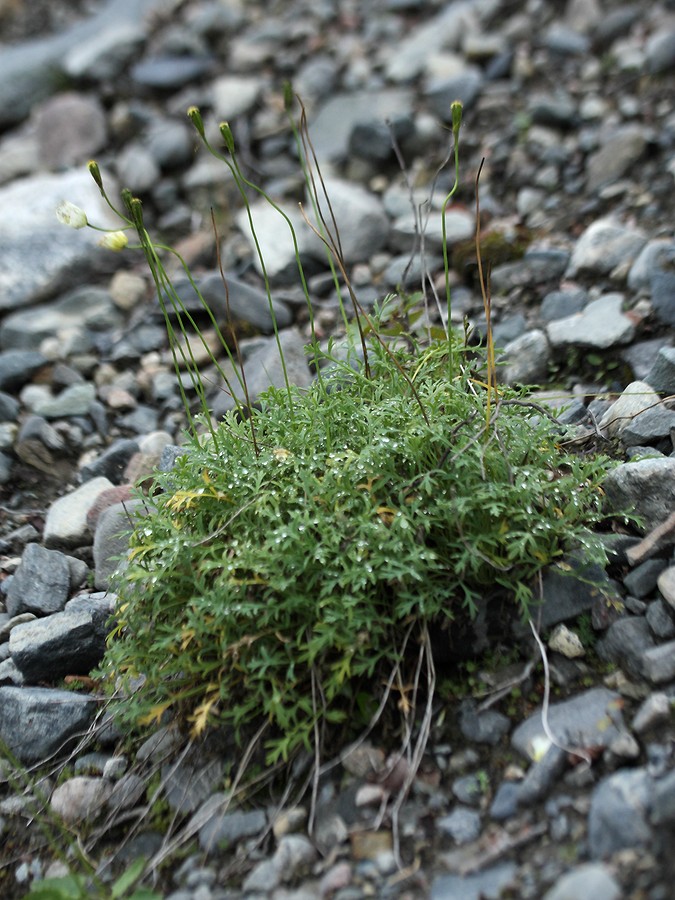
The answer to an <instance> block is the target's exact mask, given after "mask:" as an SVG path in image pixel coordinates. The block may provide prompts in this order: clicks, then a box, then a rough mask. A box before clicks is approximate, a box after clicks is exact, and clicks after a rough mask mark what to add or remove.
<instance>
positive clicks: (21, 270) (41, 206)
mask: <svg viewBox="0 0 675 900" xmlns="http://www.w3.org/2000/svg"><path fill="white" fill-rule="evenodd" d="M109 188H110V189H111V191H112V192H113V193H114V185H109ZM64 200H68V201H69V202H70V203H73V204H75V205H76V206H79V207H80V208H81V209H83V210H84V211H85V213H86V214H87V217H88V219H89V221H91V222H93V223H94V224H95V225H99V226H101V227H104V228H118V227H119V224H120V223H119V219H117V218H116V217H115V216H114V215H113V213H112V212H111V211H110V209H109V208H108V207H107V205H106V204H105V202H104V200H103V198H102V197H101V195H100V193H99V190H98V188H97V187H96V184H95V183H94V180H93V179H92V178H91V176H90V175H89V173H88V172H87V171H86V170H80V169H74V170H69V171H66V172H62V173H59V174H55V175H49V174H39V175H31V176H29V177H28V178H23V179H20V180H18V181H15V182H13V183H12V184H9V185H5V186H3V187H0V206H2V208H4V209H11V210H12V215H11V217H10V216H5V217H3V219H2V220H1V221H0V283H1V284H2V286H3V290H2V292H1V293H0V310H9V309H16V308H17V307H20V306H21V307H23V306H25V305H28V304H31V303H35V302H37V301H39V300H42V299H44V298H45V297H48V296H50V295H52V294H54V293H55V292H56V291H58V290H59V289H61V288H63V287H65V286H66V285H69V282H70V283H72V276H73V273H75V272H77V273H78V275H79V277H80V278H83V277H84V276H85V275H86V274H87V273H89V272H91V271H92V270H93V269H94V268H98V269H99V271H105V267H106V266H109V267H112V265H113V263H112V259H111V258H112V257H114V254H112V253H110V251H109V250H103V249H102V248H98V247H97V246H96V245H97V243H98V241H99V239H100V234H99V233H98V232H96V231H93V230H92V229H89V228H84V229H81V230H79V231H76V230H74V229H72V228H68V227H66V226H65V225H62V224H61V223H60V222H58V220H57V219H56V208H57V207H58V205H59V204H60V203H61V202H62V201H64ZM2 386H3V385H2V384H1V383H0V388H1V387H2Z"/></svg>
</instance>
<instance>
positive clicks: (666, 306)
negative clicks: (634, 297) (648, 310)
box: [649, 249, 675, 325]
mask: <svg viewBox="0 0 675 900" xmlns="http://www.w3.org/2000/svg"><path fill="white" fill-rule="evenodd" d="M649 290H650V294H651V301H652V307H653V309H654V312H655V313H656V317H657V318H658V319H659V321H660V322H663V323H664V324H665V325H675V299H674V298H673V295H674V293H675V249H670V250H668V251H665V252H663V253H661V254H659V256H658V258H657V259H656V261H655V263H654V266H653V267H652V269H651V272H650V274H649Z"/></svg>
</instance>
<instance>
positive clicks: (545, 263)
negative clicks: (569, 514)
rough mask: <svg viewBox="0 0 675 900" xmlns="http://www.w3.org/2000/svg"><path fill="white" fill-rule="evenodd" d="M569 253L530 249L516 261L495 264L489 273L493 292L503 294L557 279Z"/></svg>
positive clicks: (566, 262)
mask: <svg viewBox="0 0 675 900" xmlns="http://www.w3.org/2000/svg"><path fill="white" fill-rule="evenodd" d="M569 259H570V257H569V254H568V253H567V251H566V250H541V249H536V248H533V249H530V250H528V251H527V252H526V253H525V256H523V258H522V259H519V260H517V261H516V262H511V263H503V264H502V265H498V266H495V267H494V268H493V269H492V272H491V275H490V285H491V288H492V291H493V293H494V294H495V295H496V294H505V293H507V292H508V291H511V290H513V289H514V288H527V287H532V286H533V285H537V284H546V283H547V282H555V281H559V280H560V278H561V276H562V274H563V272H564V271H565V269H566V267H567V265H568V262H569Z"/></svg>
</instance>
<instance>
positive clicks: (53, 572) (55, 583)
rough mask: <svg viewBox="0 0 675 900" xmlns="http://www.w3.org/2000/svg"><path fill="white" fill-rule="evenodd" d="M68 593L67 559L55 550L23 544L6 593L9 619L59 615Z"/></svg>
mask: <svg viewBox="0 0 675 900" xmlns="http://www.w3.org/2000/svg"><path fill="white" fill-rule="evenodd" d="M69 591H70V567H69V565H68V558H67V557H66V556H65V555H64V554H63V553H60V552H59V551H58V550H47V549H46V548H45V547H42V546H40V544H27V545H26V548H25V549H24V551H23V555H22V557H21V562H20V564H19V567H18V568H17V570H16V572H15V573H14V577H13V578H12V581H11V583H10V585H9V589H8V591H7V596H6V603H7V612H8V613H9V614H10V615H11V616H17V615H19V614H20V613H35V614H36V615H39V616H48V615H50V614H51V613H55V612H60V611H61V610H62V609H63V607H64V606H65V604H66V601H67V599H68V593H69Z"/></svg>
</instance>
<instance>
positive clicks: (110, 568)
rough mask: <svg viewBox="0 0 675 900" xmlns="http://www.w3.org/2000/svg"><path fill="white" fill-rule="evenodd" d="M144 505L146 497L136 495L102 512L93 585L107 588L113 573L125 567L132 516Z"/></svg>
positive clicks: (99, 522) (100, 589)
mask: <svg viewBox="0 0 675 900" xmlns="http://www.w3.org/2000/svg"><path fill="white" fill-rule="evenodd" d="M106 480H107V479H106ZM143 509H144V504H143V501H142V500H140V499H134V500H129V501H127V502H125V503H114V504H113V505H112V506H109V507H108V508H107V509H105V510H103V512H102V513H101V515H100V516H99V518H98V522H97V523H96V532H95V534H94V585H95V587H96V590H98V591H105V590H107V589H108V588H109V587H110V586H111V583H112V581H113V577H114V576H115V575H116V574H118V573H120V572H122V571H124V569H125V568H126V565H127V562H126V557H127V554H128V552H129V535H130V534H131V531H132V528H133V524H132V523H133V517H134V516H135V515H137V514H138V513H141V512H142V511H143Z"/></svg>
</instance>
